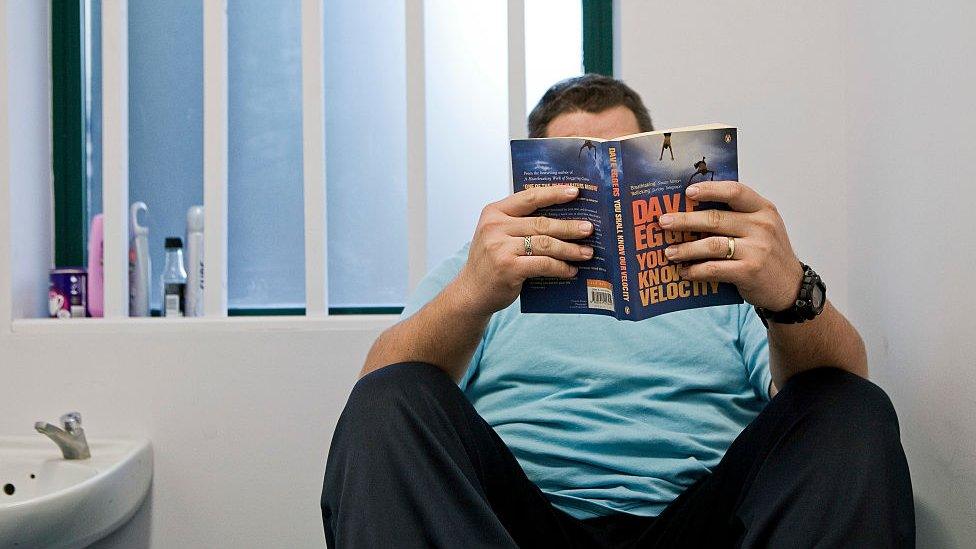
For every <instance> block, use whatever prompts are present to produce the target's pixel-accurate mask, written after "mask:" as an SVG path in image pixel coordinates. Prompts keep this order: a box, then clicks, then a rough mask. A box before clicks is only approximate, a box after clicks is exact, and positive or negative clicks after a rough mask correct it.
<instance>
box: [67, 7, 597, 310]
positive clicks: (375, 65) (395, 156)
mask: <svg viewBox="0 0 976 549" xmlns="http://www.w3.org/2000/svg"><path fill="white" fill-rule="evenodd" d="M587 4H606V6H607V7H609V5H610V2H609V1H608V0H607V1H605V2H604V1H600V2H596V1H592V0H588V1H584V2H582V3H578V2H567V1H560V0H525V13H524V16H525V19H524V20H525V29H524V32H525V56H526V67H527V81H526V101H527V105H526V108H527V109H531V107H532V106H534V104H535V102H536V101H538V99H539V97H541V94H542V92H543V91H544V90H545V89H546V88H547V87H548V85H550V84H551V83H552V82H553V81H555V80H558V79H561V78H565V77H569V76H573V75H577V74H580V73H581V72H582V68H583V66H582V65H583V63H582V61H583V46H584V45H585V44H584V42H588V41H590V39H588V40H587V41H584V31H586V29H587V28H589V27H586V26H585V25H584V23H585V21H584V18H585V14H586V13H587ZM82 6H83V9H82V10H81V12H80V14H75V13H74V12H72V11H67V12H65V11H58V10H53V11H52V19H55V21H52V23H53V24H58V21H60V20H61V19H70V18H71V17H78V18H80V24H79V26H80V32H81V38H82V40H81V52H79V53H80V55H79V56H78V57H80V58H81V63H82V67H83V68H82V70H81V71H79V72H80V73H81V79H82V82H83V84H84V85H83V86H81V91H82V92H83V101H82V102H81V103H82V104H83V110H84V113H83V114H84V117H83V120H84V124H83V128H82V132H83V136H84V143H85V147H86V149H85V150H86V153H85V157H84V162H83V163H82V166H81V167H80V169H81V170H82V173H81V174H72V173H71V171H72V170H71V169H70V167H69V168H64V167H62V168H61V169H59V168H58V167H57V166H56V168H55V178H56V183H58V182H60V185H56V193H59V197H58V199H57V200H56V208H57V209H58V210H59V212H60V211H62V210H72V211H76V215H80V216H81V218H82V219H84V220H87V219H90V216H92V215H94V214H96V213H98V212H100V211H101V178H102V170H101V120H102V105H101V97H102V96H101V86H102V82H101V74H102V67H101V60H102V56H101V39H102V28H101V24H100V23H101V21H100V14H101V0H84V2H83V4H82ZM392 6H393V8H392V9H391V3H389V2H386V1H382V0H370V1H365V2H348V1H338V0H324V2H323V12H324V17H323V34H322V35H323V41H324V74H325V81H324V90H325V91H324V102H325V120H326V149H325V156H326V175H327V177H326V181H327V193H326V196H327V203H326V219H327V223H328V227H327V229H328V230H327V235H328V242H327V246H328V248H327V249H328V252H327V260H328V277H329V279H328V288H329V296H328V298H329V304H330V306H331V308H332V312H333V313H335V312H343V311H346V310H354V311H357V312H363V311H380V312H390V311H395V310H398V307H400V306H402V303H403V300H404V299H405V297H406V294H407V292H408V282H407V276H406V270H407V261H408V246H407V212H406V195H407V183H406V179H407V174H406V164H407V143H406V139H407V133H408V132H407V128H406V115H405V113H406V102H405V95H406V79H407V71H408V70H410V68H409V67H407V66H405V63H404V44H405V40H406V36H405V31H404V29H405V17H406V12H405V8H404V4H403V3H394V4H392ZM423 6H424V51H425V66H426V72H425V74H426V76H425V89H426V97H425V104H426V119H425V122H426V136H427V139H426V151H427V203H428V219H427V227H428V230H427V235H428V236H427V244H426V246H427V263H428V266H433V265H436V264H437V263H438V262H439V261H440V260H442V259H444V258H445V257H447V256H449V255H450V254H452V253H454V252H455V251H456V250H457V249H458V248H459V247H460V246H461V245H463V243H464V242H465V241H466V240H467V239H468V238H469V236H470V234H471V232H472V229H473V227H474V224H475V222H476V220H477V215H478V213H479V212H480V210H481V208H482V207H483V205H484V204H485V203H486V202H488V201H491V200H497V199H498V198H500V197H502V196H504V195H505V194H506V193H508V192H509V181H510V174H509V173H508V147H507V139H508V132H509V128H508V121H507V117H508V113H509V105H508V95H509V94H508V73H507V70H508V67H507V58H508V25H509V17H508V11H507V9H508V6H507V3H504V2H489V3H468V2H451V1H448V0H427V1H426V2H423ZM301 23H302V21H301V0H282V1H278V2H272V3H268V2H264V1H262V0H235V1H233V2H229V3H228V11H227V29H228V31H227V33H228V39H227V44H228V47H227V56H228V57H227V75H228V98H227V100H228V103H227V105H228V107H227V108H228V124H227V125H228V130H227V131H228V133H227V137H228V160H227V173H228V184H227V193H228V194H227V200H228V222H227V227H226V230H227V239H228V256H227V262H228V263H227V270H228V275H227V276H228V307H229V309H230V312H231V314H234V313H235V312H236V313H239V314H254V313H259V314H260V313H274V312H286V313H289V312H290V313H300V312H301V310H302V308H303V307H304V302H305V295H304V294H305V280H304V273H305V268H304V263H305V257H304V234H305V233H304V224H303V215H304V203H303V200H304V198H303V173H302V99H303V98H302V63H301V51H302V48H301ZM607 23H608V22H607ZM128 29H129V41H128V47H129V65H128V66H129V69H128V70H129V72H128V76H129V199H130V202H135V201H139V200H141V201H144V202H146V203H147V204H148V207H149V215H148V219H149V227H150V247H151V250H152V261H153V271H154V276H153V280H154V288H153V292H152V295H153V300H152V301H153V306H154V308H158V306H159V301H160V293H161V289H160V288H159V282H158V280H156V279H157V278H158V276H159V273H160V272H161V270H162V265H163V245H162V242H163V239H164V238H165V237H167V236H183V235H184V233H185V223H186V211H187V209H188V208H189V207H190V206H193V205H196V204H202V203H203V187H204V181H203V116H204V113H203V110H204V107H203V88H204V84H203V33H204V30H205V29H204V21H203V9H202V3H201V2H200V1H199V0H160V1H156V2H134V1H133V2H129V9H128ZM590 32H591V34H592V31H590ZM600 32H603V33H606V34H608V33H609V26H608V24H607V25H604V28H602V30H601V31H600ZM69 46H70V44H69ZM59 59H60V58H55V59H54V63H55V65H56V66H55V67H54V70H55V79H56V81H57V79H58V78H59V75H61V76H60V78H62V79H63V78H66V77H70V73H68V74H65V73H63V72H59V71H58V70H59V67H58V65H57V64H58V63H59V62H60V63H70V60H61V61H59ZM55 87H56V88H60V85H59V84H56V85H55ZM59 115H60V113H59V112H58V111H56V114H55V116H59ZM58 124H59V121H58V120H55V127H56V132H55V148H56V152H55V156H56V157H57V156H58V154H57V148H58V147H59V141H58V140H59V137H58V132H57V128H58ZM75 137H77V136H75ZM61 146H62V147H64V145H61ZM71 181H77V183H76V184H75V183H71ZM72 185H76V186H77V187H81V188H83V189H84V190H85V195H84V200H81V201H77V200H74V201H72V200H65V199H62V198H61V197H62V196H64V194H65V192H66V191H64V190H63V189H64V188H67V189H71V190H73V187H72ZM379 198H382V200H380V199H379ZM56 219H57V220H58V221H57V223H59V226H58V227H57V229H58V230H57V232H56V234H57V235H58V236H57V242H56V248H57V249H58V251H59V252H60V251H62V250H69V251H70V249H71V248H72V247H73V248H76V250H75V251H76V252H80V254H79V253H74V254H72V253H59V254H58V262H59V263H63V262H64V261H71V260H70V259H66V258H75V259H74V260H73V261H74V262H75V263H77V262H79V261H78V259H77V258H79V257H83V250H84V239H83V238H81V239H79V238H77V235H76V234H74V235H72V234H70V233H71V232H75V233H77V232H78V230H77V229H74V230H73V229H72V227H70V226H64V225H66V224H64V223H61V219H62V217H61V216H60V215H57V216H56ZM76 226H77V225H76ZM81 226H83V227H87V224H86V223H84V224H82V225H81ZM82 232H84V231H82ZM79 247H80V248H81V249H80V250H77V248H79ZM59 266H68V265H63V264H62V265H59Z"/></svg>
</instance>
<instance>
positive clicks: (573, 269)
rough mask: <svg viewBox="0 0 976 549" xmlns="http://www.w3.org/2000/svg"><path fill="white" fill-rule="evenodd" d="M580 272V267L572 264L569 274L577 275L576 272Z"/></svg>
mask: <svg viewBox="0 0 976 549" xmlns="http://www.w3.org/2000/svg"><path fill="white" fill-rule="evenodd" d="M578 272H579V267H573V266H571V267H570V268H569V276H576V273H578Z"/></svg>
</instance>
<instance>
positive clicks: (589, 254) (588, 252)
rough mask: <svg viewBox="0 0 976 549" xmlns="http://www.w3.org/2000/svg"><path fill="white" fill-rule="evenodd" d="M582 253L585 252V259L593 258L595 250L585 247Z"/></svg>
mask: <svg viewBox="0 0 976 549" xmlns="http://www.w3.org/2000/svg"><path fill="white" fill-rule="evenodd" d="M581 251H582V252H583V257H586V258H590V257H593V248H591V247H589V246H583V248H582V250H581Z"/></svg>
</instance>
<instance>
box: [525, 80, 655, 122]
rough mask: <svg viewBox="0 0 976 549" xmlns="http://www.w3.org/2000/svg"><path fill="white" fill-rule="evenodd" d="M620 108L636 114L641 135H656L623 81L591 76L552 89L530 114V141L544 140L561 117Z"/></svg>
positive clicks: (646, 116) (637, 99) (645, 112)
mask: <svg viewBox="0 0 976 549" xmlns="http://www.w3.org/2000/svg"><path fill="white" fill-rule="evenodd" d="M618 105H623V106H625V107H627V108H628V109H630V110H631V112H633V113H634V116H635V117H637V127H638V128H640V131H642V132H650V131H654V125H653V124H652V123H651V115H650V114H648V112H647V107H645V106H644V102H643V101H641V98H640V96H639V95H637V92H635V91H634V90H632V89H631V88H630V86H628V85H627V84H624V83H623V82H621V81H620V80H617V79H615V78H610V77H609V76H604V75H602V74H592V73H591V74H584V75H583V76H575V77H573V78H567V79H566V80H561V81H559V82H556V83H555V84H553V86H552V87H551V88H549V91H547V92H546V93H545V94H544V95H543V96H542V99H540V100H539V104H538V105H536V106H535V108H534V109H532V112H531V113H530V114H529V137H545V136H546V129H547V128H548V127H549V123H550V122H552V120H553V119H554V118H556V117H557V116H559V115H560V114H563V113H567V112H575V111H586V112H591V113H598V112H603V111H605V110H607V109H610V108H613V107H616V106H618Z"/></svg>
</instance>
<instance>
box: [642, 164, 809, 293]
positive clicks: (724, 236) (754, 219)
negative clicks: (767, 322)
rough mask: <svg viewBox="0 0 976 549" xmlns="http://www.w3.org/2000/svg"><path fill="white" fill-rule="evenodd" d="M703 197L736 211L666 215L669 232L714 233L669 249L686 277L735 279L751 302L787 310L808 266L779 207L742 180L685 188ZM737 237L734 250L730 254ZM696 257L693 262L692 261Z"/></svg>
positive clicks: (663, 220) (695, 197) (662, 220)
mask: <svg viewBox="0 0 976 549" xmlns="http://www.w3.org/2000/svg"><path fill="white" fill-rule="evenodd" d="M685 192H686V194H687V196H688V197H689V198H691V199H693V200H695V201H698V202H724V203H726V204H728V205H729V206H730V207H731V208H732V211H723V210H702V211H696V212H678V213H669V214H665V215H662V216H661V217H660V219H659V223H660V225H661V228H662V229H665V230H668V231H696V232H702V233H709V234H711V235H712V236H708V237H705V238H702V239H700V240H696V241H694V242H686V243H683V244H675V245H672V246H669V247H668V248H667V249H665V251H664V252H665V254H666V255H667V257H668V259H669V260H670V261H671V262H672V263H677V264H678V272H679V274H680V275H681V277H682V278H685V279H688V280H700V281H711V282H731V283H732V284H735V285H736V287H737V288H738V289H739V293H741V294H742V297H743V299H745V300H746V301H748V302H749V303H751V304H753V305H755V306H757V307H762V308H764V309H769V310H771V311H782V310H785V309H788V308H789V307H791V306H792V305H793V302H794V300H796V295H797V292H798V291H799V288H800V282H801V281H802V279H803V268H802V267H801V266H800V262H799V261H798V260H797V258H796V255H795V254H794V253H793V247H792V246H791V245H790V238H789V236H788V235H787V234H786V225H785V224H784V223H783V218H782V217H780V215H779V212H778V211H776V206H775V205H773V203H772V202H770V201H769V200H766V199H765V198H763V197H762V196H760V195H759V193H757V192H756V191H754V190H752V189H751V188H749V187H748V186H746V185H743V184H742V183H739V182H737V181H709V182H701V183H695V184H694V185H691V186H689V187H688V189H687V190H686V191H685ZM730 237H731V238H734V239H735V244H734V250H735V252H734V254H733V255H732V257H731V258H730V259H726V256H727V255H728V252H729V250H730V249H732V248H731V246H730V243H729V238H730ZM689 262H694V263H689Z"/></svg>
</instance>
